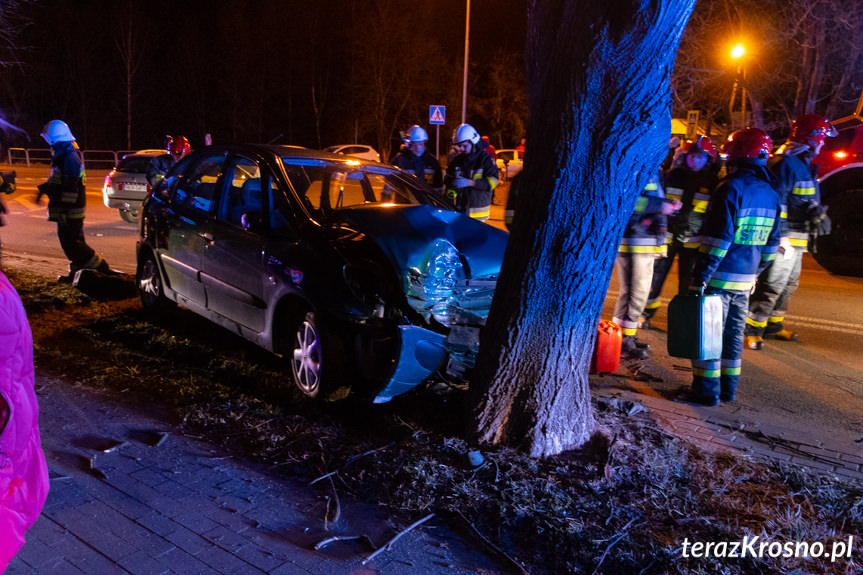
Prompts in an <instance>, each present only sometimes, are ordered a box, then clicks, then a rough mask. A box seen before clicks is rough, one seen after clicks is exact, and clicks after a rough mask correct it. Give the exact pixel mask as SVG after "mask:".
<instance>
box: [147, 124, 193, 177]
mask: <svg viewBox="0 0 863 575" xmlns="http://www.w3.org/2000/svg"><path fill="white" fill-rule="evenodd" d="M191 151H192V147H191V146H190V145H189V140H187V139H186V137H185V136H179V137H177V138H171V137H169V138H168V140H167V145H166V146H165V153H164V154H161V155H159V156H156V157H154V158H153V159H152V160H150V165H149V166H147V182H149V184H150V186H151V187H152V188H155V187H156V186H157V185H158V184H159V182H161V181H162V180H163V179H164V178H165V174H167V173H168V170H170V169H171V167H173V165H174V164H176V163H177V162H179V161H180V159H181V158H182V157H183V156H185V155H186V154H188V153H189V152H191Z"/></svg>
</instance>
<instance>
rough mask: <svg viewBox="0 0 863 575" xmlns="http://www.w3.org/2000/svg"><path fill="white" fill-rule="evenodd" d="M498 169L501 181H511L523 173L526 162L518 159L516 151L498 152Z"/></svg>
mask: <svg viewBox="0 0 863 575" xmlns="http://www.w3.org/2000/svg"><path fill="white" fill-rule="evenodd" d="M496 154H497V160H496V162H497V169H498V170H500V179H501V180H511V179H513V177H515V175H516V174H517V173H519V172H520V171H521V168H522V166H523V165H524V160H523V159H522V158H519V157H518V152H517V151H516V150H497V152H496Z"/></svg>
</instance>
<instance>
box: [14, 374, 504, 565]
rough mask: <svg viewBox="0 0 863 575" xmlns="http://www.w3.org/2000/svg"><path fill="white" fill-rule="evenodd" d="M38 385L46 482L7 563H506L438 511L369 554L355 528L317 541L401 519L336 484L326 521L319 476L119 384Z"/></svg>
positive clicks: (376, 534)
mask: <svg viewBox="0 0 863 575" xmlns="http://www.w3.org/2000/svg"><path fill="white" fill-rule="evenodd" d="M36 387H37V393H38V396H39V402H40V430H41V437H42V445H43V450H44V452H45V455H46V459H47V461H48V469H49V474H50V478H51V481H50V483H51V490H50V493H49V495H48V500H47V502H46V505H45V508H44V510H43V512H42V516H41V517H40V518H39V520H38V521H37V522H36V524H35V525H34V526H33V527H32V528H31V529H30V530H29V531H28V532H27V542H26V543H25V545H24V547H22V549H21V551H20V552H19V553H18V555H17V557H16V558H15V559H14V560H13V561H12V563H11V564H10V566H9V567H8V569H7V570H6V572H5V573H6V574H7V575H19V574H21V575H23V574H33V573H38V574H40V575H41V574H53V573H57V574H58V575H59V574H62V575H74V574H76V573H85V574H88V575H93V574H96V575H105V574H115V573H116V574H126V573H133V574H136V575H138V574H139V575H150V574H160V575H161V574H166V575H168V574H175V573H176V574H199V573H201V574H203V573H207V574H209V573H213V574H253V573H270V574H273V575H282V574H298V575H304V574H319V575H330V574H341V573H355V574H372V573H374V574H384V575H386V574H389V575H396V574H399V575H401V574H408V575H410V574H417V575H419V574H423V575H425V574H431V575H436V574H444V573H445V574H447V575H453V574H467V573H479V572H482V573H487V574H489V575H494V574H497V573H503V572H504V571H503V570H501V569H500V568H499V566H498V565H496V564H495V563H494V562H493V561H492V560H491V559H489V558H488V557H486V556H485V555H483V554H482V553H480V552H479V551H478V550H477V549H476V548H474V547H472V546H470V545H468V544H467V543H466V542H465V541H464V540H462V539H461V538H460V537H459V536H458V535H457V534H455V533H454V532H452V531H451V530H450V529H449V528H448V527H447V526H446V525H445V524H443V522H442V521H437V520H436V518H433V519H432V520H431V521H428V522H427V523H424V524H423V525H422V526H420V527H418V528H416V529H414V530H412V531H410V532H408V533H406V534H405V535H404V536H403V537H401V538H400V539H399V540H398V542H396V544H395V545H394V546H393V548H392V549H391V550H389V551H386V552H384V553H382V554H381V555H379V556H378V557H376V558H375V559H374V560H373V561H371V562H370V563H368V564H367V565H362V560H363V559H364V558H366V557H368V555H369V554H370V553H371V551H372V550H371V549H370V547H369V546H368V545H367V544H364V543H363V541H362V540H350V541H340V542H333V543H331V544H330V545H328V546H326V547H324V548H322V549H321V550H318V551H316V550H315V549H314V546H315V544H316V543H318V542H320V541H322V540H324V539H327V538H330V537H333V536H336V535H351V534H353V535H357V534H363V535H367V536H369V537H370V538H371V540H372V541H373V542H374V543H375V544H376V545H378V546H379V545H382V544H383V543H385V542H386V541H387V540H389V539H390V538H391V537H392V536H393V535H395V534H396V533H397V532H399V531H400V530H401V529H404V528H405V527H407V525H394V524H392V523H391V522H390V521H389V520H388V519H387V518H385V517H383V516H382V515H381V514H380V513H379V512H378V510H377V508H376V507H375V506H371V505H366V504H357V503H352V502H349V501H346V500H345V499H347V498H345V497H343V498H342V501H341V512H342V519H341V521H340V522H339V523H338V524H335V525H333V524H330V525H329V528H330V529H329V530H325V529H324V517H325V515H326V513H327V510H328V507H327V501H326V496H328V495H329V494H330V491H329V489H330V488H329V486H328V485H329V484H328V483H327V482H320V483H319V485H320V486H321V489H319V488H318V486H315V487H310V486H308V485H306V484H302V483H297V482H295V481H289V480H283V479H276V478H274V477H273V476H272V475H270V474H268V473H266V470H264V469H259V468H256V467H255V466H254V465H251V464H249V463H247V462H244V461H242V460H238V459H234V458H232V457H230V456H226V455H225V454H222V453H219V452H217V451H216V450H215V449H214V448H212V447H210V446H208V445H206V444H204V443H198V442H196V441H194V440H193V439H190V438H186V437H182V436H180V435H179V434H177V433H175V432H174V429H173V428H172V427H171V426H170V425H169V424H167V423H166V421H165V419H164V418H163V417H162V416H161V414H159V413H152V414H146V413H142V411H146V410H142V409H140V408H139V407H134V408H131V409H130V408H127V407H124V406H123V405H122V404H121V403H120V402H121V401H122V396H120V397H117V396H113V395H111V396H108V395H103V394H101V393H98V392H94V391H93V390H90V389H86V388H84V387H83V386H75V385H74V384H70V383H68V382H60V381H56V380H51V379H46V378H43V377H37V384H36ZM330 511H332V509H331V508H330Z"/></svg>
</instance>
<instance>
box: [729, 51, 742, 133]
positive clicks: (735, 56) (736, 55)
mask: <svg viewBox="0 0 863 575" xmlns="http://www.w3.org/2000/svg"><path fill="white" fill-rule="evenodd" d="M745 55H746V46H744V45H743V44H740V43H738V44H735V45H734V47H733V48H731V59H732V60H735V61H737V62H738V64H737V76H736V77H735V78H734V87H733V88H731V101H730V102H728V115H729V118H730V120H731V127H732V128H734V127H736V122H734V100H735V97H736V96H737V85H738V84H740V121H741V124H742V127H743V128H745V127H746V66H744V64H743V57H744V56H745Z"/></svg>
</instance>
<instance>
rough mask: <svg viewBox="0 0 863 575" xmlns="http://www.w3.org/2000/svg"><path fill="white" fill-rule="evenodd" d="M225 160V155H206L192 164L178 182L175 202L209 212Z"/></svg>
mask: <svg viewBox="0 0 863 575" xmlns="http://www.w3.org/2000/svg"><path fill="white" fill-rule="evenodd" d="M224 161H225V156H224V155H217V156H204V157H203V158H199V159H198V161H197V162H196V163H194V164H192V165H190V166H189V168H188V170H186V171H185V172H184V174H183V178H182V179H181V180H180V181H179V183H178V184H177V188H176V190H175V192H174V202H175V203H176V204H179V205H181V206H184V207H186V208H189V209H191V210H195V211H199V212H209V211H210V208H211V207H212V205H213V196H214V195H215V192H216V182H218V180H219V176H220V175H221V173H222V167H223V164H224Z"/></svg>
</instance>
